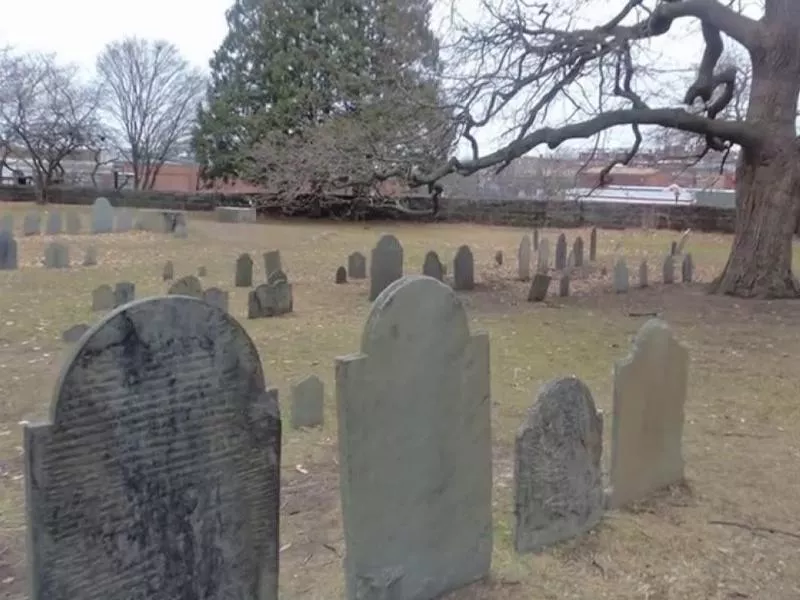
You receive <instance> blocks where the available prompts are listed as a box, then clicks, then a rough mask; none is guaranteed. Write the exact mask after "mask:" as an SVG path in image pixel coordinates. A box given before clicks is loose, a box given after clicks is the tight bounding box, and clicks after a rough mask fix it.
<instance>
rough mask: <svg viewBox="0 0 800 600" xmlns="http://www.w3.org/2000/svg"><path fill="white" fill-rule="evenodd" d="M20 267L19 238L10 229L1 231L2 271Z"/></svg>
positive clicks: (0, 260)
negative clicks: (15, 237) (18, 254)
mask: <svg viewBox="0 0 800 600" xmlns="http://www.w3.org/2000/svg"><path fill="white" fill-rule="evenodd" d="M18 268H19V262H18V260H17V240H15V239H14V235H13V234H12V233H11V232H10V231H0V271H13V270H15V269H18Z"/></svg>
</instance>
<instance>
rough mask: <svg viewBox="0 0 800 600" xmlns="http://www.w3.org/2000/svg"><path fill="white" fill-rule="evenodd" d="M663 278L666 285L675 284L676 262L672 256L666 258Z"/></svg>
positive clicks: (662, 272)
mask: <svg viewBox="0 0 800 600" xmlns="http://www.w3.org/2000/svg"><path fill="white" fill-rule="evenodd" d="M661 278H662V280H663V281H664V283H675V261H674V259H673V258H672V255H671V254H667V256H666V257H664V266H663V268H662V269H661Z"/></svg>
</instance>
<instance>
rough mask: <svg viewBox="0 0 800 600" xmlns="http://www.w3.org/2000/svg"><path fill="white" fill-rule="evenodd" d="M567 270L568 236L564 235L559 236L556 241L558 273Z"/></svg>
mask: <svg viewBox="0 0 800 600" xmlns="http://www.w3.org/2000/svg"><path fill="white" fill-rule="evenodd" d="M566 268H567V236H565V235H564V234H563V233H562V234H560V235H559V236H558V241H556V271H562V270H564V269H566Z"/></svg>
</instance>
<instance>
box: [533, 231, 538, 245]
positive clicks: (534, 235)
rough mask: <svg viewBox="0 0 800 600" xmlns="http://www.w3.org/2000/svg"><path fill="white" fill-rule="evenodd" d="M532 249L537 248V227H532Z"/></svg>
mask: <svg viewBox="0 0 800 600" xmlns="http://www.w3.org/2000/svg"><path fill="white" fill-rule="evenodd" d="M533 249H534V250H539V230H538V229H537V228H535V227H534V228H533Z"/></svg>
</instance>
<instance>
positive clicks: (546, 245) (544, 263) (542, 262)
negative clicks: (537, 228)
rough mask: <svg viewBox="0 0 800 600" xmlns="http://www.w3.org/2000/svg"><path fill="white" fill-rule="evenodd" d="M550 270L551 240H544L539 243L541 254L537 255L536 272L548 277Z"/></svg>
mask: <svg viewBox="0 0 800 600" xmlns="http://www.w3.org/2000/svg"><path fill="white" fill-rule="evenodd" d="M549 270H550V240H548V239H543V240H542V241H540V242H539V252H538V253H537V255H536V272H537V273H540V274H542V275H546V274H547V272H548V271H549Z"/></svg>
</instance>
